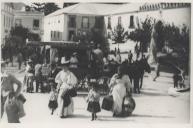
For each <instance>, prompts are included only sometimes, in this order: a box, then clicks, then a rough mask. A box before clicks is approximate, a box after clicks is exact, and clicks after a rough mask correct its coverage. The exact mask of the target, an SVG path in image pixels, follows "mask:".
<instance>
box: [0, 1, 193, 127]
mask: <svg viewBox="0 0 193 128" xmlns="http://www.w3.org/2000/svg"><path fill="white" fill-rule="evenodd" d="M22 1H25V2H66V3H67V2H91V3H92V2H99V3H100V2H105V3H108V2H111V3H119V2H120V3H121V2H131V3H136V2H137V3H145V2H149V3H151V2H171V3H172V2H182V3H191V30H190V60H189V61H190V86H191V87H192V83H193V79H192V73H193V68H192V65H193V59H192V49H193V45H192V43H193V41H192V37H193V33H192V30H193V27H192V26H193V25H192V23H193V13H192V12H193V9H192V6H193V1H192V0H0V2H1V3H2V2H22ZM1 18H2V17H1ZM0 22H1V20H0ZM0 54H1V53H0ZM0 127H1V128H9V127H10V128H35V127H38V128H39V127H40V128H43V127H47V128H56V127H57V128H60V127H69V128H72V127H73V128H119V127H121V128H192V127H193V90H192V89H190V123H188V124H180V123H176V124H173V123H166V124H163V123H153V122H152V123H151V124H145V123H144V124H143V123H139V124H138V123H134V122H128V124H127V125H125V124H124V125H122V124H121V122H118V121H116V122H115V123H113V124H108V123H104V122H100V124H99V123H95V122H89V123H82V122H74V124H66V125H65V126H64V125H63V124H53V123H51V122H47V123H34V122H33V123H29V124H25V123H21V124H1V123H0Z"/></svg>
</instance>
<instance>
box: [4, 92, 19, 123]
mask: <svg viewBox="0 0 193 128" xmlns="http://www.w3.org/2000/svg"><path fill="white" fill-rule="evenodd" d="M4 107H5V113H6V115H7V119H8V123H20V121H19V118H20V115H19V104H18V103H17V99H16V98H15V93H14V92H9V94H8V97H7V100H6V102H5V106H4Z"/></svg>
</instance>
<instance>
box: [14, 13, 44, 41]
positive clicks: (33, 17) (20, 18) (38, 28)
mask: <svg viewBox="0 0 193 128" xmlns="http://www.w3.org/2000/svg"><path fill="white" fill-rule="evenodd" d="M43 19H44V13H42V12H36V11H15V12H14V26H20V25H21V26H23V27H25V28H28V29H29V30H30V31H31V32H33V33H35V34H38V35H39V36H40V38H41V39H42V38H43V24H44V23H43V22H44V20H43Z"/></svg>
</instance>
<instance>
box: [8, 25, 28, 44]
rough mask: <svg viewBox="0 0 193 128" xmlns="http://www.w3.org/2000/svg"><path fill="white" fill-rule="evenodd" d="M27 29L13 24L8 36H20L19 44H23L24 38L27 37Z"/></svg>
mask: <svg viewBox="0 0 193 128" xmlns="http://www.w3.org/2000/svg"><path fill="white" fill-rule="evenodd" d="M29 32H30V31H29V29H28V28H25V27H23V26H15V27H12V28H11V31H10V37H13V36H17V37H20V38H21V43H20V45H21V46H22V45H25V40H26V39H27V37H28V33H29Z"/></svg>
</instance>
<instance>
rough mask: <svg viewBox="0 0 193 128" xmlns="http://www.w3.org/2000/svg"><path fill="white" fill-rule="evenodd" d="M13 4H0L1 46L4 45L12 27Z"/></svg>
mask: <svg viewBox="0 0 193 128" xmlns="http://www.w3.org/2000/svg"><path fill="white" fill-rule="evenodd" d="M13 23H14V14H13V4H11V3H1V45H3V44H4V43H5V39H6V38H7V37H8V35H9V33H10V30H11V27H12V26H13V25H14V24H13Z"/></svg>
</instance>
